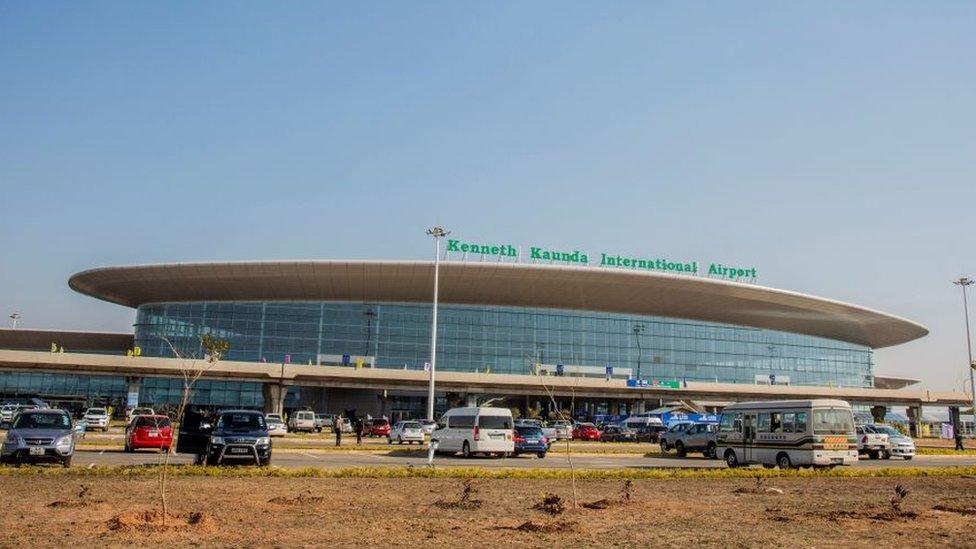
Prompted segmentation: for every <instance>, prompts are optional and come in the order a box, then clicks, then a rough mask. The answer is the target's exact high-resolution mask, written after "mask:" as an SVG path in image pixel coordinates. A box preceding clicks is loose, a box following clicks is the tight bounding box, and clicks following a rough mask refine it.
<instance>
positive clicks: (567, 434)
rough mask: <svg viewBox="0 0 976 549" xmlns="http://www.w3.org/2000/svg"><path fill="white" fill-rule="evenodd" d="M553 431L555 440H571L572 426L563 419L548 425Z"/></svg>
mask: <svg viewBox="0 0 976 549" xmlns="http://www.w3.org/2000/svg"><path fill="white" fill-rule="evenodd" d="M549 425H551V426H552V428H553V430H554V431H555V434H556V440H565V439H567V438H568V439H572V438H573V424H572V423H571V422H569V421H567V420H564V419H557V420H556V421H553V422H550V424H549Z"/></svg>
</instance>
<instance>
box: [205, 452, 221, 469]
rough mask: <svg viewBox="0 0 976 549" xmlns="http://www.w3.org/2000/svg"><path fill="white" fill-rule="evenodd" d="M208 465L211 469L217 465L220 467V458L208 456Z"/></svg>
mask: <svg viewBox="0 0 976 549" xmlns="http://www.w3.org/2000/svg"><path fill="white" fill-rule="evenodd" d="M206 463H207V465H210V466H211V467H212V466H215V465H220V458H219V457H218V456H211V455H210V454H207V459H206Z"/></svg>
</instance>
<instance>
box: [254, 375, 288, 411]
mask: <svg viewBox="0 0 976 549" xmlns="http://www.w3.org/2000/svg"><path fill="white" fill-rule="evenodd" d="M261 392H262V394H263V395H264V413H266V414H281V415H282V417H284V413H285V395H286V394H288V387H287V386H285V385H282V384H280V383H278V382H272V383H265V384H264V385H263V386H262V388H261Z"/></svg>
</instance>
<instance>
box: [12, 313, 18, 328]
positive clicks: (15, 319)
mask: <svg viewBox="0 0 976 549" xmlns="http://www.w3.org/2000/svg"><path fill="white" fill-rule="evenodd" d="M18 320H20V313H14V314H12V315H10V329H11V330H16V329H17V321H18Z"/></svg>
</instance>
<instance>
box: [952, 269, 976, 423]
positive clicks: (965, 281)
mask: <svg viewBox="0 0 976 549" xmlns="http://www.w3.org/2000/svg"><path fill="white" fill-rule="evenodd" d="M952 283H953V284H955V285H956V286H959V287H961V288H962V309H963V314H964V315H965V317H966V352H967V353H968V354H969V363H968V364H969V386H970V388H972V391H973V420H974V422H976V385H973V377H974V376H973V370H974V367H973V343H972V341H971V340H970V336H969V302H968V301H967V299H966V286H972V284H973V281H972V280H971V279H970V278H967V277H965V276H963V277H960V278H959V280H953V281H952ZM960 423H962V422H961V421H960ZM974 425H976V423H974Z"/></svg>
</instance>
